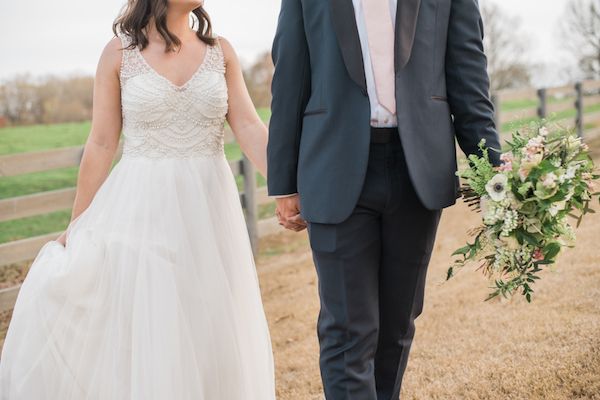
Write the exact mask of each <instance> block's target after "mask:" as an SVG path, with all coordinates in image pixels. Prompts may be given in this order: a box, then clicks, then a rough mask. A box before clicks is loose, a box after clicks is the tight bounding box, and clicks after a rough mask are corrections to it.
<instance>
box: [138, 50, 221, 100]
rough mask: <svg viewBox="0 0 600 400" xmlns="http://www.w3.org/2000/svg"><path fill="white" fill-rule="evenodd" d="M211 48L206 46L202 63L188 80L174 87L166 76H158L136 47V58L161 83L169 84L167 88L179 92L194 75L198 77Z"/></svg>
mask: <svg viewBox="0 0 600 400" xmlns="http://www.w3.org/2000/svg"><path fill="white" fill-rule="evenodd" d="M211 47H212V46H210V45H206V50H205V51H204V57H203V58H202V62H201V63H200V64H199V65H198V67H197V68H196V70H195V71H194V73H193V74H192V75H191V76H190V77H189V79H188V80H186V81H185V82H184V83H183V84H181V85H176V84H175V83H173V81H171V80H170V79H169V78H167V77H166V76H164V75H162V74H160V73H159V72H158V71H157V70H156V69H155V68H154V67H153V66H152V65H150V63H149V62H148V60H146V58H145V57H144V55H143V54H142V52H141V51H140V49H139V47H136V51H137V54H138V56H139V57H140V58H141V59H142V62H143V63H144V65H146V67H147V68H148V69H149V70H150V71H151V72H152V73H153V74H154V75H156V76H157V77H159V78H160V79H162V80H163V81H165V82H166V83H168V84H169V86H171V87H172V88H173V89H175V90H177V91H180V90H184V89H185V88H186V87H187V86H188V85H189V84H190V83H191V82H192V81H193V80H194V78H195V77H196V75H198V74H199V73H200V71H201V70H202V69H203V68H204V65H205V64H206V61H207V59H208V52H209V51H210V49H211Z"/></svg>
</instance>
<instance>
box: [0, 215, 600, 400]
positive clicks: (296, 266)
mask: <svg viewBox="0 0 600 400" xmlns="http://www.w3.org/2000/svg"><path fill="white" fill-rule="evenodd" d="M595 208H596V209H597V210H598V209H599V207H598V206H595ZM598 211H600V210H598ZM477 220H478V216H477V215H475V214H472V213H471V212H469V211H468V210H467V208H466V207H465V206H464V205H462V204H459V205H457V206H455V207H452V208H450V209H447V210H445V212H444V214H443V217H442V221H441V225H440V228H439V231H438V237H437V242H436V246H435V251H434V255H433V258H432V262H431V265H430V268H429V274H428V281H427V290H426V300H425V309H424V313H423V315H422V316H421V317H420V318H419V319H418V321H417V334H416V338H415V341H414V344H413V349H412V352H411V357H410V361H409V366H408V369H407V371H406V375H405V379H404V385H403V392H402V399H406V400H409V399H410V400H430V399H452V400H454V399H468V400H475V399H482V400H483V399H485V400H496V399H498V400H499V399H502V400H506V399H519V400H521V399H523V400H525V399H545V400H559V399H561V400H562V399H598V400H600V268H599V266H600V265H599V264H600V250H599V244H598V243H599V242H598V238H599V237H600V213H599V214H594V215H590V216H589V217H588V218H587V220H586V221H584V223H583V224H582V226H581V227H580V228H579V229H578V231H577V234H578V247H577V248H576V249H572V250H568V251H567V252H565V253H564V254H563V255H562V256H561V258H560V260H559V264H558V266H557V268H556V270H555V271H547V272H545V273H544V274H543V279H542V280H541V281H540V282H539V283H538V284H536V286H535V291H536V292H535V297H534V302H533V304H527V303H525V302H524V301H523V300H522V299H520V298H515V299H513V300H510V301H496V300H495V301H491V302H484V301H483V299H484V298H485V295H486V293H487V282H486V281H485V280H484V278H483V277H482V276H481V275H480V274H479V273H478V272H475V271H473V270H464V271H463V272H461V273H460V274H459V275H458V276H457V277H456V278H454V280H452V281H450V282H447V283H443V279H444V274H445V270H446V268H447V266H448V265H449V263H450V260H451V258H450V257H449V255H450V254H451V252H452V251H453V250H454V249H455V248H457V247H459V246H461V245H462V244H463V242H464V241H465V240H466V239H467V237H466V236H465V235H466V234H465V232H466V231H467V229H468V228H469V227H471V226H475V225H476V224H477ZM399 245H401V243H399ZM258 271H259V278H260V282H261V288H262V292H263V300H264V303H265V310H266V313H267V317H268V319H269V324H270V327H271V335H272V340H273V347H274V352H275V359H276V368H277V392H278V398H279V399H280V400H317V399H318V400H321V399H322V389H321V383H320V377H319V371H318V344H317V340H316V333H315V321H316V317H317V313H318V297H317V278H316V274H315V270H314V267H313V264H312V259H311V255H310V252H309V249H308V240H307V237H306V234H304V233H303V234H293V233H281V234H279V235H276V236H272V237H269V238H267V239H264V240H263V241H262V243H261V255H260V256H259V259H258ZM1 272H2V273H1V274H0V282H2V283H1V284H0V287H2V286H4V287H6V286H11V285H12V284H14V282H18V281H20V280H21V279H22V277H23V275H24V273H23V271H22V269H20V268H16V267H14V266H13V267H5V268H3V269H2V271H1ZM8 318H9V315H8V314H5V315H3V316H0V338H2V337H4V333H5V330H6V327H7V322H8ZM1 343H2V340H1V339H0V345H1Z"/></svg>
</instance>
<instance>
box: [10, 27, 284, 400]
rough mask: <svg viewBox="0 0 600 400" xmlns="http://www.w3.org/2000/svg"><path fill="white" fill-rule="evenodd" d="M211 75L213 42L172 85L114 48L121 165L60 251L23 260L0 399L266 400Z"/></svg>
mask: <svg viewBox="0 0 600 400" xmlns="http://www.w3.org/2000/svg"><path fill="white" fill-rule="evenodd" d="M121 39H122V40H123V46H124V47H126V46H127V45H128V43H129V42H128V39H127V38H126V37H124V36H123V37H122V38H121ZM224 73H225V63H224V58H223V53H222V50H221V48H220V46H219V45H218V44H217V45H215V46H208V48H207V53H206V56H205V59H204V61H203V63H202V64H201V65H200V67H199V68H198V69H197V71H196V72H195V73H194V75H193V76H192V77H191V78H190V79H189V80H188V81H187V82H186V83H185V84H184V85H181V86H178V85H175V84H173V83H172V82H170V81H169V80H168V79H166V78H165V77H163V76H161V75H160V74H158V72H156V70H154V69H153V68H152V67H151V66H150V64H148V62H147V61H146V60H145V59H144V57H143V56H142V54H141V52H140V51H139V50H138V49H133V50H127V49H125V50H123V57H122V65H121V71H120V79H121V100H122V114H123V136H124V149H123V157H122V159H121V160H120V161H119V163H118V164H117V165H116V166H115V168H114V169H113V171H112V172H111V174H110V176H109V177H108V178H107V180H106V181H105V183H104V184H103V185H102V186H101V188H100V189H99V191H98V193H97V194H96V196H95V198H94V200H93V201H92V203H91V205H90V206H89V208H88V209H87V210H86V211H85V212H84V213H83V214H82V215H81V216H80V217H79V218H78V219H77V220H76V221H75V222H74V223H73V224H72V225H71V227H70V228H69V233H68V240H67V246H66V248H65V247H63V246H62V245H61V244H59V243H58V242H49V243H47V244H46V245H45V246H44V247H43V248H42V250H41V251H40V253H39V255H38V256H37V258H36V260H35V262H34V263H33V265H32V267H31V270H30V272H29V274H28V276H27V278H26V280H25V282H24V284H23V286H22V288H21V292H20V294H19V297H18V300H17V303H16V307H15V309H14V313H13V317H12V321H11V324H10V328H9V331H8V335H7V338H6V342H5V345H4V350H3V353H2V357H1V361H0V395H1V399H3V400H68V399H72V400H84V399H86V400H88V399H89V400H91V399H94V400H96V399H97V400H121V399H135V400H180V399H181V400H183V399H185V400H188V399H189V400H242V399H243V400H270V399H274V398H275V389H274V372H273V359H272V352H271V343H270V339H269V332H268V327H267V323H266V319H265V315H264V311H263V307H262V303H261V299H260V291H259V286H258V280H257V276H256V271H255V268H254V261H253V257H252V251H251V247H250V243H249V239H248V235H247V232H246V227H245V223H244V216H243V212H242V209H241V206H240V202H239V196H238V191H237V187H236V183H235V180H234V177H233V175H232V173H231V170H230V168H229V165H228V162H227V161H226V159H225V156H224V151H223V130H224V121H225V115H226V113H227V109H228V106H227V86H226V81H225V76H224Z"/></svg>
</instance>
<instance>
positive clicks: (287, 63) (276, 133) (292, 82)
mask: <svg viewBox="0 0 600 400" xmlns="http://www.w3.org/2000/svg"><path fill="white" fill-rule="evenodd" d="M272 53H273V63H274V64H275V73H274V76H273V84H272V87H271V91H272V94H273V100H272V103H271V111H272V115H271V121H270V123H269V144H268V147H267V159H268V166H269V168H268V180H267V181H268V188H269V195H271V196H280V195H287V194H292V193H296V192H297V191H298V188H297V186H296V175H297V168H298V152H299V146H300V133H301V131H302V117H303V114H304V109H305V108H306V104H307V102H308V98H309V95H310V60H309V56H308V44H307V43H306V36H305V32H304V21H303V17H302V3H301V1H300V0H283V1H282V4H281V13H280V14H279V23H278V26H277V33H276V34H275V40H274V42H273V52H272Z"/></svg>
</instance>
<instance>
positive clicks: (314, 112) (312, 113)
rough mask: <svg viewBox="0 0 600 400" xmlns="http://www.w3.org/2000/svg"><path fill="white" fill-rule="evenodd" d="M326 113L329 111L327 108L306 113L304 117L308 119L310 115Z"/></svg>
mask: <svg viewBox="0 0 600 400" xmlns="http://www.w3.org/2000/svg"><path fill="white" fill-rule="evenodd" d="M326 112H327V110H326V109H325V108H315V109H314V110H306V111H304V116H305V117H307V116H309V115H317V114H325V113H326Z"/></svg>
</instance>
